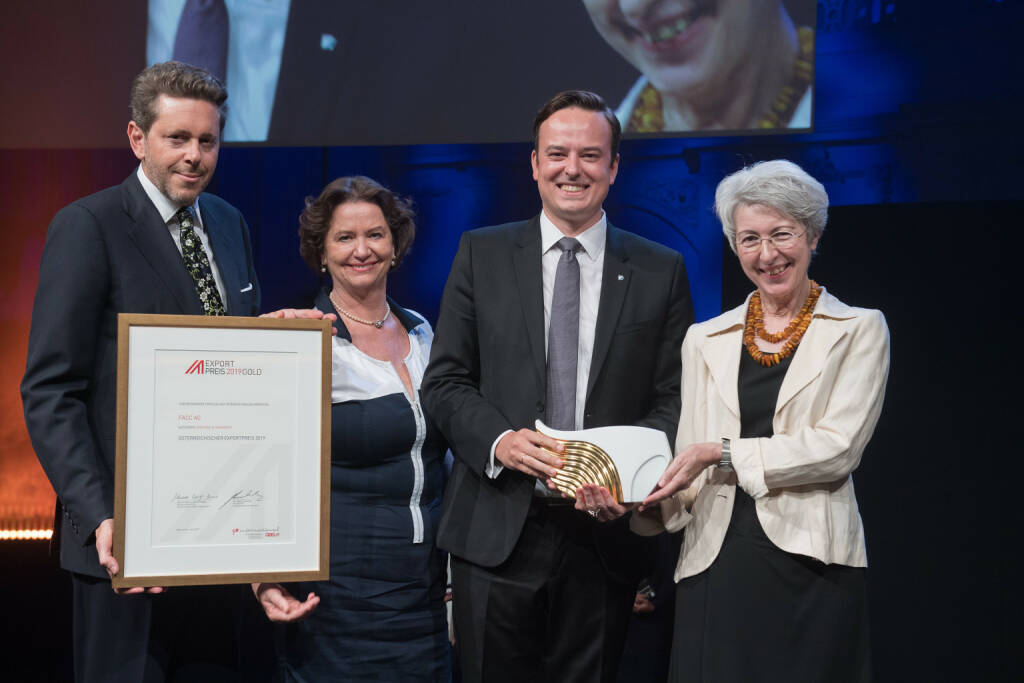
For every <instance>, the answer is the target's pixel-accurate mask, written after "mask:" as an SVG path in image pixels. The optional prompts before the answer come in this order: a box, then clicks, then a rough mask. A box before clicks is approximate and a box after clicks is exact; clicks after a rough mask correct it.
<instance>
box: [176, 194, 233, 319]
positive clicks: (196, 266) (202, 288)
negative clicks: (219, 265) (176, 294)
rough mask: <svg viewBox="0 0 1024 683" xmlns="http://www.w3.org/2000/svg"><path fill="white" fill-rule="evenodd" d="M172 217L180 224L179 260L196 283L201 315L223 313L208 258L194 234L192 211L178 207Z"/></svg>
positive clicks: (222, 306) (197, 236)
mask: <svg viewBox="0 0 1024 683" xmlns="http://www.w3.org/2000/svg"><path fill="white" fill-rule="evenodd" d="M174 217H175V218H177V219H178V224H179V225H180V226H181V260H182V261H184V262H185V268H186V269H187V270H188V274H189V275H191V276H192V280H193V281H195V283H196V294H198V295H199V300H200V301H201V302H202V304H203V315H224V303H223V302H222V301H221V298H220V292H219V291H217V282H216V281H215V280H214V279H213V270H212V269H211V268H210V259H209V258H207V256H206V250H205V249H203V243H202V242H200V241H199V235H197V234H196V229H195V223H193V222H192V211H191V210H189V209H188V208H184V209H179V210H178V213H176V214H174Z"/></svg>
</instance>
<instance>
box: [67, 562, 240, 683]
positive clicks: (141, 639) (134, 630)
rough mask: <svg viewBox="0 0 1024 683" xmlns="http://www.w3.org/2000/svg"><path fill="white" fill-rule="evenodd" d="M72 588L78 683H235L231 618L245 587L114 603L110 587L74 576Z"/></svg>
mask: <svg viewBox="0 0 1024 683" xmlns="http://www.w3.org/2000/svg"><path fill="white" fill-rule="evenodd" d="M71 584H72V596H73V597H72V599H73V605H74V614H73V620H72V623H73V627H72V628H73V631H74V633H73V635H74V638H73V643H74V667H75V681H76V682H77V683H86V682H90V683H91V682H92V681H103V682H104V683H107V682H112V681H124V683H150V682H162V681H196V682H205V681H210V682H213V681H218V682H224V683H231V682H232V681H240V680H241V677H240V675H239V671H238V667H239V657H238V647H237V627H238V620H237V618H236V617H237V614H238V608H239V606H240V605H239V600H240V598H241V597H242V591H243V589H244V590H248V586H244V587H242V586H200V587H182V588H170V589H168V590H167V591H166V592H165V593H161V594H143V595H117V594H115V593H114V591H113V590H111V588H110V581H108V580H105V579H97V578H94V577H91V576H86V575H83V574H76V573H72V574H71ZM248 597H249V600H253V597H252V594H251V592H250V593H249V596H248Z"/></svg>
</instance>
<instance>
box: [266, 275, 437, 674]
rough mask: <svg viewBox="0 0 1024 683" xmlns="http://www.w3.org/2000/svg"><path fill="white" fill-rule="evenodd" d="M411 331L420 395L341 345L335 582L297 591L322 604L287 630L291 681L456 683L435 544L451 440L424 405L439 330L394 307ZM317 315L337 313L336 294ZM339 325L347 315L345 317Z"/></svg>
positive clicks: (284, 642)
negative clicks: (432, 345) (423, 386)
mask: <svg viewBox="0 0 1024 683" xmlns="http://www.w3.org/2000/svg"><path fill="white" fill-rule="evenodd" d="M389 302H390V304H391V308H392V311H393V313H394V316H395V318H396V319H398V321H399V322H401V323H402V325H403V326H404V327H405V328H406V330H407V331H408V332H409V346H410V351H409V355H408V356H407V357H406V359H405V364H406V367H407V369H408V370H409V374H410V376H411V378H412V381H413V385H414V386H415V387H416V389H417V392H416V394H417V396H416V399H415V400H414V399H411V398H410V397H409V396H408V394H407V393H406V391H405V387H404V386H403V384H402V382H401V380H400V379H399V377H398V375H397V373H396V372H395V370H394V368H393V367H392V366H391V364H390V363H389V362H387V361H381V360H377V359H374V358H371V357H369V356H367V355H366V354H364V353H362V352H361V351H359V350H358V349H357V348H355V346H354V345H353V344H352V341H351V337H350V336H349V334H348V331H347V329H346V328H345V326H344V325H343V324H341V323H340V322H339V324H338V325H337V328H338V335H337V337H336V338H335V339H334V341H333V348H332V355H333V381H332V392H331V393H332V406H331V578H330V581H321V582H315V583H310V582H304V583H299V584H289V586H288V587H289V589H290V590H291V591H292V594H293V595H294V596H295V597H296V598H298V599H300V600H304V599H305V597H306V595H307V594H308V593H309V592H310V591H313V592H315V593H316V594H317V595H318V596H320V605H319V606H318V607H317V608H316V610H314V611H313V613H312V614H310V616H309V617H308V618H307V619H305V620H304V621H301V622H298V623H296V624H287V625H285V626H283V627H281V628H279V629H278V632H277V646H278V657H279V661H280V665H281V669H282V674H283V677H284V680H286V681H303V682H305V681H423V682H427V681H429V682H434V681H448V680H449V679H450V653H449V650H450V646H449V644H448V623H447V619H446V613H445V607H444V591H445V584H446V578H447V574H446V562H445V556H444V553H443V552H441V551H440V550H438V548H437V545H436V544H435V538H436V533H437V526H438V523H439V520H440V514H441V494H442V492H443V489H444V454H445V450H446V449H447V445H446V443H445V441H444V438H443V437H442V436H441V433H440V431H438V429H437V427H436V426H435V425H434V423H433V421H431V420H430V419H429V417H428V416H427V415H426V414H425V413H423V411H422V409H421V408H420V406H419V400H418V394H419V384H420V380H421V379H422V377H423V370H424V368H425V367H426V364H427V360H428V357H429V353H430V341H431V338H432V334H431V331H430V326H429V325H428V324H427V323H426V322H425V321H423V320H422V319H420V318H419V317H417V316H416V315H415V314H414V313H412V312H410V311H406V310H403V309H402V308H400V307H398V306H397V305H395V303H394V302H393V301H390V300H389ZM317 308H320V309H321V310H323V311H325V312H334V309H333V307H332V306H331V303H330V301H329V300H328V298H327V296H326V294H323V293H322V294H321V295H320V297H319V298H318V299H317ZM338 320H339V321H342V320H343V318H341V317H340V316H339V318H338Z"/></svg>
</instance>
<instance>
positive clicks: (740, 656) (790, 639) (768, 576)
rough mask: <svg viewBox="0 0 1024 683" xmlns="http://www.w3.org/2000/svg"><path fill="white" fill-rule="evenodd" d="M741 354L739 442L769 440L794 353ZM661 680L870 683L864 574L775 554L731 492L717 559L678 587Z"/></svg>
mask: <svg viewBox="0 0 1024 683" xmlns="http://www.w3.org/2000/svg"><path fill="white" fill-rule="evenodd" d="M741 353H742V359H741V360H740V371H739V401H740V422H741V432H740V436H741V438H751V437H770V436H772V435H773V434H774V430H773V428H772V419H773V417H774V415H775V404H776V401H777V400H778V395H779V389H780V387H781V386H782V380H783V378H784V377H785V376H786V371H787V370H788V368H789V364H790V361H791V360H792V358H793V356H792V355H790V356H789V357H788V358H786V359H785V360H783V361H782V362H781V363H779V365H776V366H773V367H769V368H766V367H763V366H762V365H761V364H760V363H758V362H757V361H755V360H754V359H753V358H751V357H750V354H748V353H747V351H746V349H744V348H741ZM669 680H670V681H674V682H678V681H702V682H707V683H711V682H714V683H723V682H726V683H727V682H731V681H735V682H736V683H749V682H750V681H759V682H760V681H786V682H787V683H790V682H793V681H808V682H811V681H815V682H821V683H842V682H844V681H851V682H852V681H869V680H871V656H870V646H869V640H868V615H867V596H866V571H865V570H864V569H863V568H859V567H846V566H843V565H835V564H833V565H826V564H824V563H822V562H820V561H818V560H817V559H814V558H811V557H806V556H803V555H796V554H793V553H788V552H786V551H784V550H781V549H779V548H778V547H776V546H775V544H773V543H772V542H771V541H770V540H769V539H768V537H767V536H766V535H765V533H764V530H763V529H762V528H761V523H760V521H759V520H758V518H757V510H756V508H755V504H754V499H753V498H751V497H750V496H749V495H748V494H747V493H746V492H745V491H743V490H742V489H740V488H739V487H737V488H736V500H735V503H734V505H733V511H732V518H731V520H730V522H729V529H728V531H726V534H725V540H724V541H723V543H722V549H721V551H720V552H719V554H718V557H716V558H715V560H714V562H712V563H711V566H710V567H708V568H707V569H706V570H704V571H703V572H701V573H699V574H696V575H694V576H690V577H687V578H685V579H683V580H682V581H680V582H679V585H678V588H677V591H676V629H675V642H674V645H673V649H672V662H671V666H670V675H669Z"/></svg>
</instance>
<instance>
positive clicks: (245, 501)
mask: <svg viewBox="0 0 1024 683" xmlns="http://www.w3.org/2000/svg"><path fill="white" fill-rule="evenodd" d="M262 503H263V491H261V490H260V489H239V490H238V491H236V492H235V493H233V494H232V495H231V496H230V497H228V499H227V500H225V501H224V502H223V503H221V506H220V507H221V508H223V507H225V506H227V505H231V506H232V507H258V506H259V505H261V504H262ZM218 509H220V508H218Z"/></svg>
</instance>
